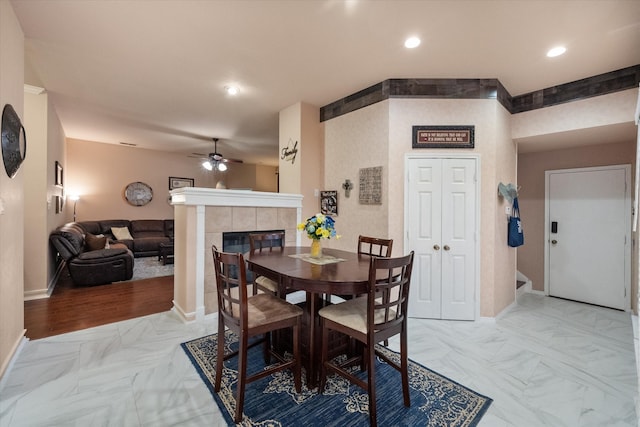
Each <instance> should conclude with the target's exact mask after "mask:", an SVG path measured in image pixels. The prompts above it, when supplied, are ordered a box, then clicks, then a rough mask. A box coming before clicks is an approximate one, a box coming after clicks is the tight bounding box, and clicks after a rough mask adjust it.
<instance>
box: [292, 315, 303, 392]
mask: <svg viewBox="0 0 640 427" xmlns="http://www.w3.org/2000/svg"><path fill="white" fill-rule="evenodd" d="M299 333H300V319H298V323H296V325H295V326H294V327H293V359H294V360H295V361H296V364H295V365H294V366H293V384H294V385H295V387H296V393H300V392H301V390H302V381H301V379H300V377H301V375H302V374H301V373H300V371H301V369H300V366H301V365H302V361H301V360H300V340H299V338H298V334H299Z"/></svg>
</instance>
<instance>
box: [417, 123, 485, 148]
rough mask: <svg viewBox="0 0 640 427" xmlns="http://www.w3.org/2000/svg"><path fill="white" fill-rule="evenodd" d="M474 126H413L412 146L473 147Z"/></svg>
mask: <svg viewBox="0 0 640 427" xmlns="http://www.w3.org/2000/svg"><path fill="white" fill-rule="evenodd" d="M474 133H475V126H414V127H413V143H412V145H411V146H412V147H413V148H473V147H474Z"/></svg>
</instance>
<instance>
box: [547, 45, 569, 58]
mask: <svg viewBox="0 0 640 427" xmlns="http://www.w3.org/2000/svg"><path fill="white" fill-rule="evenodd" d="M566 51H567V48H566V47H564V46H556V47H554V48H553V49H550V50H549V52H547V56H548V57H549V58H554V57H556V56H560V55H562V54H563V53H565V52H566Z"/></svg>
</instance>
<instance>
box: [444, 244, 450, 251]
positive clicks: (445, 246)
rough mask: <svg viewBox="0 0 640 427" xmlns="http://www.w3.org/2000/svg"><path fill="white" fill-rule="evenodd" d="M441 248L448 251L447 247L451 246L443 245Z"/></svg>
mask: <svg viewBox="0 0 640 427" xmlns="http://www.w3.org/2000/svg"><path fill="white" fill-rule="evenodd" d="M443 249H444V250H445V251H448V250H449V249H451V248H450V247H449V245H444V248H443Z"/></svg>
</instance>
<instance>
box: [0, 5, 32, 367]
mask: <svg viewBox="0 0 640 427" xmlns="http://www.w3.org/2000/svg"><path fill="white" fill-rule="evenodd" d="M23 91H24V34H23V33H22V30H21V28H20V24H19V23H18V20H17V18H16V16H15V14H14V12H13V8H12V7H11V3H9V2H8V1H5V0H2V1H0V105H1V106H2V107H3V108H4V106H5V105H6V104H11V105H12V106H13V108H14V109H15V110H16V112H17V113H18V116H20V117H21V120H22V121H23V122H24V115H23V105H24V101H23V100H24V93H23ZM27 137H28V135H27ZM27 145H28V141H27ZM28 156H29V151H28V150H27V158H28ZM24 181H25V179H24V164H23V167H22V168H20V170H19V171H18V172H17V174H16V175H15V176H14V178H13V179H11V178H9V177H8V176H7V174H6V173H5V171H4V167H3V166H0V243H1V244H0V376H2V375H4V373H5V371H6V369H7V366H8V364H9V361H10V360H11V357H12V356H13V354H14V353H15V351H16V350H17V348H18V346H19V344H20V342H22V339H23V335H24V305H23V302H22V298H23V296H22V294H23V290H24V276H23V259H24V237H23V224H24Z"/></svg>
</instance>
